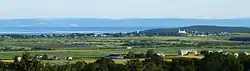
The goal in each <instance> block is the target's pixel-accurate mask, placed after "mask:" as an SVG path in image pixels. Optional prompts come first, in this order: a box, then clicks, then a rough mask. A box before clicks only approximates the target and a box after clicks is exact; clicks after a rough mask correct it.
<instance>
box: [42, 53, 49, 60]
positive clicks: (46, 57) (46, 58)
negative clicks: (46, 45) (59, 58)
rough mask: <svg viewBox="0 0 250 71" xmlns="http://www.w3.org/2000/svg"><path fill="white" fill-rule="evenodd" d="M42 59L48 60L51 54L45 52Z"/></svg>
mask: <svg viewBox="0 0 250 71" xmlns="http://www.w3.org/2000/svg"><path fill="white" fill-rule="evenodd" d="M41 59H42V60H48V59H49V56H48V55H47V54H43V55H42V58H41Z"/></svg>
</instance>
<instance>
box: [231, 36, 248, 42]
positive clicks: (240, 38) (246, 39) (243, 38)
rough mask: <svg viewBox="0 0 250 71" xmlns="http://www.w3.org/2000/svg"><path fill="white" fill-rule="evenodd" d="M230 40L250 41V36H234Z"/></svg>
mask: <svg viewBox="0 0 250 71" xmlns="http://www.w3.org/2000/svg"><path fill="white" fill-rule="evenodd" d="M229 40H230V41H248V42H250V37H232V38H230V39H229Z"/></svg>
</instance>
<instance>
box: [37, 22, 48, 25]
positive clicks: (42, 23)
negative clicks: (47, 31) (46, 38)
mask: <svg viewBox="0 0 250 71" xmlns="http://www.w3.org/2000/svg"><path fill="white" fill-rule="evenodd" d="M38 24H40V25H45V24H48V23H44V22H41V23H38Z"/></svg>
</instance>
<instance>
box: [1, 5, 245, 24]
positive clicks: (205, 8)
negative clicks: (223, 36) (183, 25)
mask: <svg viewBox="0 0 250 71" xmlns="http://www.w3.org/2000/svg"><path fill="white" fill-rule="evenodd" d="M249 7H250V0H0V19H23V18H113V19H121V18H198V19H228V18H250V8H249ZM75 26H77V25H75Z"/></svg>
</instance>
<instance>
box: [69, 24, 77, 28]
mask: <svg viewBox="0 0 250 71" xmlns="http://www.w3.org/2000/svg"><path fill="white" fill-rule="evenodd" d="M69 26H71V27H79V26H80V25H79V24H69Z"/></svg>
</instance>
